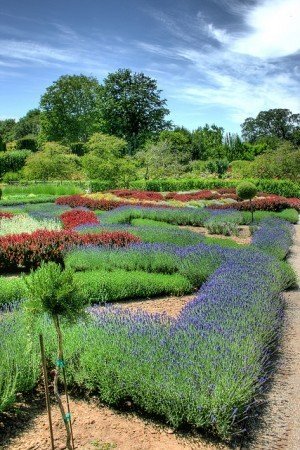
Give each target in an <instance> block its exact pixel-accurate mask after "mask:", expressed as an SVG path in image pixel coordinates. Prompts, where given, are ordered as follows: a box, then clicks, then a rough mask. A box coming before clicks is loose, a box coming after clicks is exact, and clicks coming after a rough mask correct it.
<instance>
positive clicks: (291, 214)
mask: <svg viewBox="0 0 300 450" xmlns="http://www.w3.org/2000/svg"><path fill="white" fill-rule="evenodd" d="M242 214H243V223H244V224H246V225H249V224H250V223H251V213H250V212H249V211H243V212H242ZM268 217H279V218H280V219H284V220H286V221H287V222H290V223H294V224H296V223H297V222H298V220H299V213H298V211H297V210H296V209H291V208H289V209H283V210H282V211H280V212H279V213H277V212H273V211H255V212H254V221H255V222H260V221H261V220H263V219H266V218H268Z"/></svg>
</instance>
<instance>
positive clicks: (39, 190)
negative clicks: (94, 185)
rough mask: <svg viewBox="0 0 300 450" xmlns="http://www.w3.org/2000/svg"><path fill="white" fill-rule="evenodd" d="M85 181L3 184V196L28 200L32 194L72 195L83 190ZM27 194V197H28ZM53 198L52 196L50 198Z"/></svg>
mask: <svg viewBox="0 0 300 450" xmlns="http://www.w3.org/2000/svg"><path fill="white" fill-rule="evenodd" d="M85 187H86V185H85V183H76V182H72V181H63V182H60V183H54V182H47V183H35V182H27V183H22V184H21V183H20V184H13V185H6V186H3V196H4V198H5V199H7V200H8V199H9V197H15V196H19V197H21V196H24V197H25V198H27V199H28V200H30V197H32V200H34V196H38V195H45V196H51V195H52V196H61V195H74V194H82V193H83V192H84V190H85ZM28 196H29V198H28ZM51 200H53V198H52V199H51Z"/></svg>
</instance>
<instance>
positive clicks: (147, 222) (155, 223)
mask: <svg viewBox="0 0 300 450" xmlns="http://www.w3.org/2000/svg"><path fill="white" fill-rule="evenodd" d="M131 225H133V226H134V227H138V226H146V227H162V228H166V227H168V228H170V227H176V225H172V224H171V223H167V222H162V221H161V220H151V219H132V221H131Z"/></svg>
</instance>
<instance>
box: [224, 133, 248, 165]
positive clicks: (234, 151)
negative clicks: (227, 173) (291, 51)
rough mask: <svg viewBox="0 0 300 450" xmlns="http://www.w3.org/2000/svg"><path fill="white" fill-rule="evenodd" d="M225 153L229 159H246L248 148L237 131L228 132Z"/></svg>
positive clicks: (225, 140) (225, 139)
mask: <svg viewBox="0 0 300 450" xmlns="http://www.w3.org/2000/svg"><path fill="white" fill-rule="evenodd" d="M224 149H225V155H226V158H227V160H228V161H234V160H236V159H244V158H245V153H246V148H245V145H244V143H243V142H242V140H241V138H240V136H239V135H238V134H236V133H227V134H226V135H225V138H224Z"/></svg>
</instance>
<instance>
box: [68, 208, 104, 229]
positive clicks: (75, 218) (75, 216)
mask: <svg viewBox="0 0 300 450" xmlns="http://www.w3.org/2000/svg"><path fill="white" fill-rule="evenodd" d="M60 219H61V221H62V223H63V225H64V228H66V229H67V230H70V229H72V228H75V227H77V226H78V225H84V224H87V223H99V220H98V218H97V216H96V214H95V213H94V212H93V211H83V210H81V209H73V210H71V211H66V212H64V213H63V214H61V216H60Z"/></svg>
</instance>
